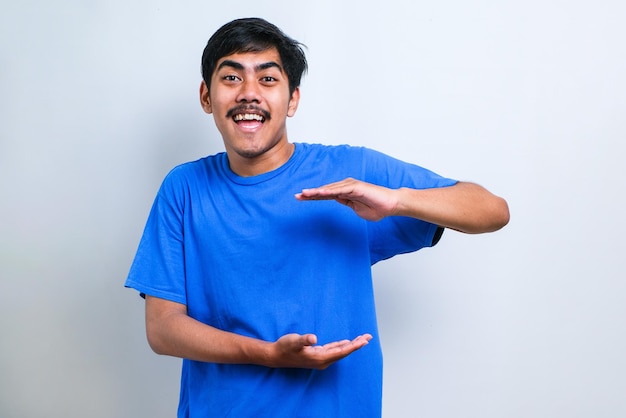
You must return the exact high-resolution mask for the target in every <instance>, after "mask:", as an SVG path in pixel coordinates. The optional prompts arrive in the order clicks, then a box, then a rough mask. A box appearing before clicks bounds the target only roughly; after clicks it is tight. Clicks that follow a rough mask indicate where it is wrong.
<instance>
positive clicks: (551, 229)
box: [0, 0, 626, 418]
mask: <svg viewBox="0 0 626 418" xmlns="http://www.w3.org/2000/svg"><path fill="white" fill-rule="evenodd" d="M625 4H626V3H624V2H621V1H617V0H615V1H610V0H598V1H593V2H592V1H577V0H574V1H560V0H541V1H538V0H530V1H525V2H502V1H500V2H498V1H488V0H482V1H470V2H467V1H460V0H440V1H436V2H435V1H430V2H424V1H418V2H414V1H401V0H389V1H385V2H383V1H344V2H341V1H336V0H335V1H318V2H293V1H274V2H263V3H261V2H256V1H255V2H253V1H247V0H241V1H239V2H212V1H199V0H188V1H179V2H174V1H169V2H168V1H162V0H151V1H139V0H138V1H133V2H128V1H121V0H92V1H88V2H85V1H78V0H58V1H54V2H46V1H43V0H23V1H19V2H18V1H12V2H9V1H3V4H2V12H0V93H1V94H0V199H1V200H0V417H2V418H23V417H28V418H39V417H46V418H56V417H59V418H60V417H90V418H111V417H116V418H126V417H129V418H130V417H133V418H134V417H154V418H159V417H172V416H174V415H175V410H176V405H177V402H178V383H179V372H180V370H179V369H180V360H178V359H173V358H169V357H160V356H157V355H156V354H154V353H152V352H151V351H150V349H149V347H148V345H147V343H146V340H145V335H144V324H143V303H142V300H141V299H140V298H139V297H138V296H137V294H136V293H135V292H134V291H131V290H128V289H124V288H123V283H124V280H125V277H126V274H127V272H128V269H129V267H130V263H131V261H132V258H133V256H134V252H135V250H136V247H137V244H138V242H139V238H140V236H141V232H142V230H143V227H144V224H145V221H146V217H147V215H148V211H149V209H150V206H151V204H152V200H153V199H154V196H155V193H156V191H157V188H158V187H159V185H160V183H161V181H162V179H163V177H164V176H165V174H166V173H167V172H168V171H169V170H170V169H171V168H172V167H174V166H175V165H177V164H179V163H182V162H185V161H188V160H192V159H196V158H199V157H202V156H205V155H208V154H212V153H215V152H220V151H222V149H223V146H222V142H221V138H220V136H219V135H218V133H217V131H216V129H215V127H214V125H213V121H212V118H211V117H209V116H207V115H205V114H204V113H203V112H202V110H201V108H200V106H199V102H198V87H199V84H200V56H201V53H202V49H203V48H204V45H205V43H206V41H207V39H208V38H209V36H210V35H211V34H212V33H213V32H214V31H215V30H216V29H217V28H218V27H219V26H221V25H222V24H224V23H226V22H227V21H229V20H231V19H234V18H238V17H248V16H260V17H264V18H266V19H268V20H270V21H272V22H273V23H275V24H277V25H278V26H279V27H281V28H282V29H283V30H284V31H285V32H286V33H287V34H289V35H291V36H293V37H294V38H296V39H298V40H300V41H301V42H303V43H305V44H306V45H307V54H308V58H309V64H310V71H309V74H308V75H307V76H306V77H305V79H304V82H303V84H302V101H301V105H300V108H299V110H298V113H297V114H296V116H295V117H294V118H293V119H290V121H289V134H290V139H291V140H292V141H298V142H321V143H327V144H339V143H350V144H354V145H365V146H368V147H372V148H375V149H378V150H380V151H383V152H385V153H388V154H390V155H392V156H395V157H398V158H401V159H404V160H407V161H411V162H414V163H417V164H420V165H423V166H425V167H428V168H430V169H432V170H434V171H436V172H438V173H441V174H443V175H445V176H449V177H454V178H458V179H461V180H470V181H474V182H477V183H480V184H482V185H484V186H486V187H487V188H488V189H490V190H492V191H493V192H494V193H496V194H499V195H501V196H503V197H505V198H506V199H507V200H508V202H509V205H510V208H511V216H512V218H511V222H510V224H509V225H508V226H507V227H506V228H505V229H504V230H502V231H500V232H497V233H495V234H487V235H481V236H469V235H463V234H460V233H456V232H453V231H447V232H446V233H445V234H444V237H443V240H442V241H441V242H440V244H439V245H438V246H436V247H435V248H432V249H426V250H423V251H421V252H418V253H415V254H410V255H404V256H400V257H396V258H395V259H392V260H389V261H387V262H383V263H381V264H380V265H376V266H375V267H374V275H375V286H376V293H377V303H378V316H379V322H380V324H379V325H380V330H381V338H382V345H383V349H384V355H385V375H384V378H385V383H384V416H385V417H387V418H389V417H392V418H395V417H409V418H411V417H428V418H439V417H446V418H448V417H450V418H452V417H454V418H457V417H481V418H485V417H487V418H502V417H507V418H517V417H519V418H522V417H524V418H525V417H533V418H544V417H568V418H575V417H594V418H595V417H623V416H626V397H625V396H624V393H625V392H626V377H625V376H626V356H625V353H626V283H625V280H624V279H625V276H626V274H625V271H626V263H625V262H624V256H623V254H622V253H623V252H624V244H623V239H624V236H625V232H626V230H625V229H626V228H625V227H626V222H625V221H624V215H623V207H624V198H623V194H624V192H625V187H624V178H625V175H626V169H625V167H624V157H625V152H624V148H623V144H622V143H623V142H624V140H625V139H626V122H625V121H626V118H625V116H626V114H625V111H626V81H625V80H626V77H625V74H626V52H625V51H626V48H624V39H626V29H625V26H624V25H623V22H624V19H625V18H626V6H625ZM294 233H297V231H296V232H294ZM268 416H271V412H268Z"/></svg>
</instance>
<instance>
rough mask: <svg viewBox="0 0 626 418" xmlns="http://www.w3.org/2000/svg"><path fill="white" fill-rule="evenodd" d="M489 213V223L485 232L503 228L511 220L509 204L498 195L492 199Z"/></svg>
mask: <svg viewBox="0 0 626 418" xmlns="http://www.w3.org/2000/svg"><path fill="white" fill-rule="evenodd" d="M493 206H494V207H493V209H492V215H491V217H490V218H491V224H490V227H489V228H488V231H486V232H495V231H498V230H499V229H502V228H504V227H505V226H506V225H507V224H508V223H509V221H510V220H511V213H510V212H509V205H508V203H507V202H506V200H504V199H503V198H501V197H498V198H496V199H495V201H494V205H493Z"/></svg>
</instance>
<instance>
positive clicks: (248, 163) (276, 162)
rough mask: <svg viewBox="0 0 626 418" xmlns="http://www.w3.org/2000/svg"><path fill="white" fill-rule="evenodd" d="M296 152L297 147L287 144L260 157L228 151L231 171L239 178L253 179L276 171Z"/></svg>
mask: <svg viewBox="0 0 626 418" xmlns="http://www.w3.org/2000/svg"><path fill="white" fill-rule="evenodd" d="M294 150H295V145H294V144H292V143H289V142H285V143H284V144H283V145H281V146H276V147H274V148H273V149H271V150H268V151H266V152H264V153H262V154H260V155H255V156H246V155H241V154H239V153H237V152H236V151H233V150H228V149H227V150H226V154H227V156H228V163H229V165H230V169H231V170H232V171H233V172H234V173H236V174H237V175H239V176H242V177H252V176H258V175H260V174H265V173H268V172H270V171H273V170H276V169H277V168H279V167H281V166H282V165H283V164H285V163H286V162H287V161H289V159H290V158H291V156H292V155H293V153H294Z"/></svg>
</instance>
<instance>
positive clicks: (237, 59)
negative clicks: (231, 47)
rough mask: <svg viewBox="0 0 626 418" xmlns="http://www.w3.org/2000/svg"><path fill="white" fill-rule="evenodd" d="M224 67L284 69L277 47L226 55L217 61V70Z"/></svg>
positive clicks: (257, 69)
mask: <svg viewBox="0 0 626 418" xmlns="http://www.w3.org/2000/svg"><path fill="white" fill-rule="evenodd" d="M222 68H230V69H233V68H235V69H242V70H247V69H249V70H256V71H259V70H263V69H266V68H276V69H278V70H280V71H281V72H282V71H283V65H282V61H281V59H280V54H279V53H278V50H277V49H276V48H275V47H272V48H269V49H265V50H263V51H249V52H235V53H234V54H230V55H226V56H224V57H222V58H220V59H219V60H218V61H217V64H216V66H215V72H218V71H219V70H221V69H222Z"/></svg>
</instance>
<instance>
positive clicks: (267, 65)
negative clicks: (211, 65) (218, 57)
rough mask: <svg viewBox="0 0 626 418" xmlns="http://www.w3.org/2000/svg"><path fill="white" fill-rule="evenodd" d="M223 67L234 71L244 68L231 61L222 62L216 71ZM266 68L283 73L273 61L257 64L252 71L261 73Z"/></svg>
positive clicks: (238, 63)
mask: <svg viewBox="0 0 626 418" xmlns="http://www.w3.org/2000/svg"><path fill="white" fill-rule="evenodd" d="M224 67H231V68H234V69H235V70H243V69H244V67H243V65H242V64H241V63H240V62H237V61H233V60H224V61H222V62H221V63H220V65H218V66H217V69H218V70H221V69H222V68H224ZM268 68H278V70H279V71H280V72H281V73H282V72H283V67H281V66H280V64H278V63H277V62H275V61H268V62H264V63H261V64H258V65H257V66H256V67H254V69H255V70H256V71H263V70H267V69H268Z"/></svg>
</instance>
